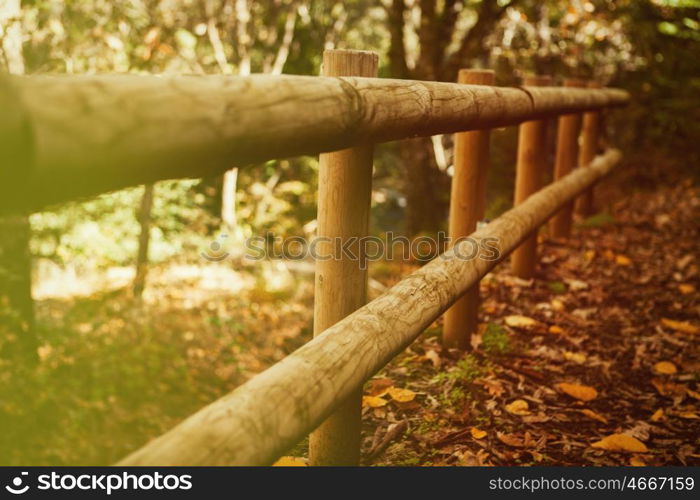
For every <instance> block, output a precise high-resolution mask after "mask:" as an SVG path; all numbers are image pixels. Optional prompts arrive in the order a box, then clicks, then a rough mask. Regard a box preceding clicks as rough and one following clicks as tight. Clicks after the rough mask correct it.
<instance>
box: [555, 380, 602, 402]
mask: <svg viewBox="0 0 700 500" xmlns="http://www.w3.org/2000/svg"><path fill="white" fill-rule="evenodd" d="M556 387H557V389H559V390H560V391H562V392H565V393H566V394H568V395H569V396H571V397H572V398H576V399H580V400H581V401H591V400H593V399H595V398H597V397H598V391H596V390H595V389H594V388H593V387H590V386H587V385H578V384H569V383H567V382H562V383H561V384H557V385H556Z"/></svg>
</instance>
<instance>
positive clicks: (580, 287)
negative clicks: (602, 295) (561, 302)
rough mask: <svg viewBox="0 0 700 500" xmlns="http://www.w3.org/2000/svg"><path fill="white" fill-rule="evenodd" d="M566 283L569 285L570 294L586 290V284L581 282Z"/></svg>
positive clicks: (568, 281)
mask: <svg viewBox="0 0 700 500" xmlns="http://www.w3.org/2000/svg"><path fill="white" fill-rule="evenodd" d="M566 283H567V284H568V285H569V290H571V291H572V292H578V291H579V290H588V283H586V282H585V281H581V280H567V281H566Z"/></svg>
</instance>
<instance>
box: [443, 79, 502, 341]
mask: <svg viewBox="0 0 700 500" xmlns="http://www.w3.org/2000/svg"><path fill="white" fill-rule="evenodd" d="M458 81H459V83H465V84H473V85H493V84H494V72H493V71H491V70H470V69H463V70H460V72H459V80H458ZM490 139H491V131H490V130H474V131H470V132H460V133H458V134H455V145H454V148H455V153H454V175H453V176H452V189H451V193H450V220H449V236H450V241H451V242H454V241H456V240H457V239H458V238H462V237H465V236H469V235H470V234H471V233H472V232H474V229H476V224H477V222H478V221H479V220H481V219H483V217H484V210H485V207H486V173H487V171H488V166H489V142H490ZM478 309H479V284H478V283H476V284H475V285H474V286H472V287H471V288H470V289H469V290H467V292H466V293H465V294H464V295H463V296H462V297H461V298H460V299H459V300H457V302H455V303H454V305H453V306H452V307H451V308H450V309H448V310H447V312H446V313H445V325H444V328H443V334H442V343H443V345H444V346H445V347H453V348H457V349H467V348H468V347H469V340H470V337H471V335H472V333H475V332H476V328H477V323H478Z"/></svg>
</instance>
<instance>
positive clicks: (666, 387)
mask: <svg viewBox="0 0 700 500" xmlns="http://www.w3.org/2000/svg"><path fill="white" fill-rule="evenodd" d="M651 383H652V385H653V386H654V387H656V390H657V391H659V394H661V395H662V396H673V395H674V394H675V395H681V394H685V393H686V391H687V390H688V389H687V387H686V386H684V385H680V384H674V383H673V382H664V381H663V380H660V379H658V378H654V379H651Z"/></svg>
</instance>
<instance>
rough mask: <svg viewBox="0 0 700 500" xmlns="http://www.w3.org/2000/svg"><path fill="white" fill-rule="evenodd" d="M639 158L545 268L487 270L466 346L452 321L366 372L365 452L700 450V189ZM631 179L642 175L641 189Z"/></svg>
mask: <svg viewBox="0 0 700 500" xmlns="http://www.w3.org/2000/svg"><path fill="white" fill-rule="evenodd" d="M684 168H689V167H688V166H684V167H682V168H673V166H670V165H666V164H664V163H663V161H662V160H660V161H659V162H658V163H654V161H653V160H650V159H649V158H645V159H642V158H639V159H636V160H635V159H632V160H628V162H627V164H626V165H625V166H624V168H621V169H619V171H618V173H617V174H615V175H614V176H613V177H612V178H611V179H608V180H607V181H605V183H604V184H603V185H601V186H600V187H599V189H598V191H597V206H598V208H599V210H600V212H599V213H598V214H597V215H596V216H594V217H592V218H589V219H587V220H585V221H579V224H578V225H577V227H576V229H575V231H574V233H573V235H572V237H571V238H569V239H567V240H565V241H561V240H560V241H554V240H552V239H549V238H548V237H547V236H546V235H545V236H543V237H542V240H543V244H542V246H541V247H540V263H539V267H538V271H537V275H536V278H535V279H534V280H530V281H523V280H520V279H517V278H514V277H513V276H512V275H511V274H510V273H509V269H508V265H506V264H501V265H500V266H498V268H497V269H496V270H495V271H494V272H493V273H492V274H490V275H488V276H487V277H486V278H485V279H484V280H483V281H482V284H481V292H482V300H483V303H482V313H483V316H482V318H481V319H482V321H483V324H482V325H481V326H480V330H479V333H478V334H477V335H474V336H473V337H472V346H473V349H472V351H471V352H469V353H467V354H463V353H459V352H455V351H450V352H447V351H446V350H444V349H442V348H441V346H440V342H439V332H440V323H439V322H438V323H436V324H435V325H434V327H433V328H431V329H429V330H428V331H427V332H426V333H425V334H424V335H423V336H422V337H421V339H420V340H419V341H418V342H416V343H415V344H413V346H411V348H410V349H409V350H408V351H407V352H406V353H404V354H403V355H401V356H399V357H398V358H397V359H395V360H394V362H392V363H391V365H390V366H388V367H387V368H386V369H385V370H384V371H383V372H382V373H380V374H379V375H378V376H377V377H375V378H374V379H373V380H372V381H371V382H370V383H369V384H368V385H367V387H366V390H365V398H364V401H363V407H364V408H363V414H364V433H365V434H364V442H363V450H364V452H363V455H364V461H365V463H366V464H382V465H565V466H579V465H644V464H646V465H700V401H699V400H700V350H699V349H698V345H699V343H700V295H699V294H698V288H700V262H699V257H700V189H699V188H698V184H697V179H695V180H692V179H691V176H689V175H688V172H690V170H684ZM630 186H642V188H641V189H640V188H639V187H637V188H635V190H632V189H631V188H630Z"/></svg>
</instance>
